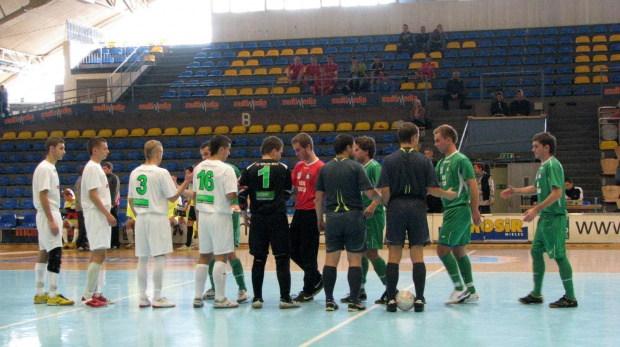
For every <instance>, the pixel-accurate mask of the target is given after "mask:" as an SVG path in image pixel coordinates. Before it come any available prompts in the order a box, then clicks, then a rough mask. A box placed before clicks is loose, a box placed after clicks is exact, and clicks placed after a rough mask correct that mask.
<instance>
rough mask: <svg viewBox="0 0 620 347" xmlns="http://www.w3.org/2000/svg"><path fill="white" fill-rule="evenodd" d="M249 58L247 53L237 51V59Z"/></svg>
mask: <svg viewBox="0 0 620 347" xmlns="http://www.w3.org/2000/svg"><path fill="white" fill-rule="evenodd" d="M249 57H250V52H249V51H239V53H237V58H249Z"/></svg>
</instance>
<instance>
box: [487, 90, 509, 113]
mask: <svg viewBox="0 0 620 347" xmlns="http://www.w3.org/2000/svg"><path fill="white" fill-rule="evenodd" d="M491 114H492V115H494V116H507V115H509V114H510V109H509V108H508V104H507V103H506V101H504V93H503V92H502V91H500V90H498V91H497V92H495V101H493V102H492V103H491Z"/></svg>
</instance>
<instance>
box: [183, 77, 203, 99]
mask: <svg viewBox="0 0 620 347" xmlns="http://www.w3.org/2000/svg"><path fill="white" fill-rule="evenodd" d="M198 86H200V82H198V80H189V81H187V83H185V84H184V85H183V87H185V88H196V87H198ZM181 97H183V96H181Z"/></svg>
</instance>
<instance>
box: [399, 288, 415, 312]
mask: <svg viewBox="0 0 620 347" xmlns="http://www.w3.org/2000/svg"><path fill="white" fill-rule="evenodd" d="M414 301H415V296H413V293H411V292H410V291H408V290H401V291H400V292H398V293H397V294H396V306H398V308H399V309H401V310H403V311H409V310H411V308H413V302H414Z"/></svg>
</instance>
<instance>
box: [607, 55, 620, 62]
mask: <svg viewBox="0 0 620 347" xmlns="http://www.w3.org/2000/svg"><path fill="white" fill-rule="evenodd" d="M609 61H620V54H612V55H611V57H609Z"/></svg>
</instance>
